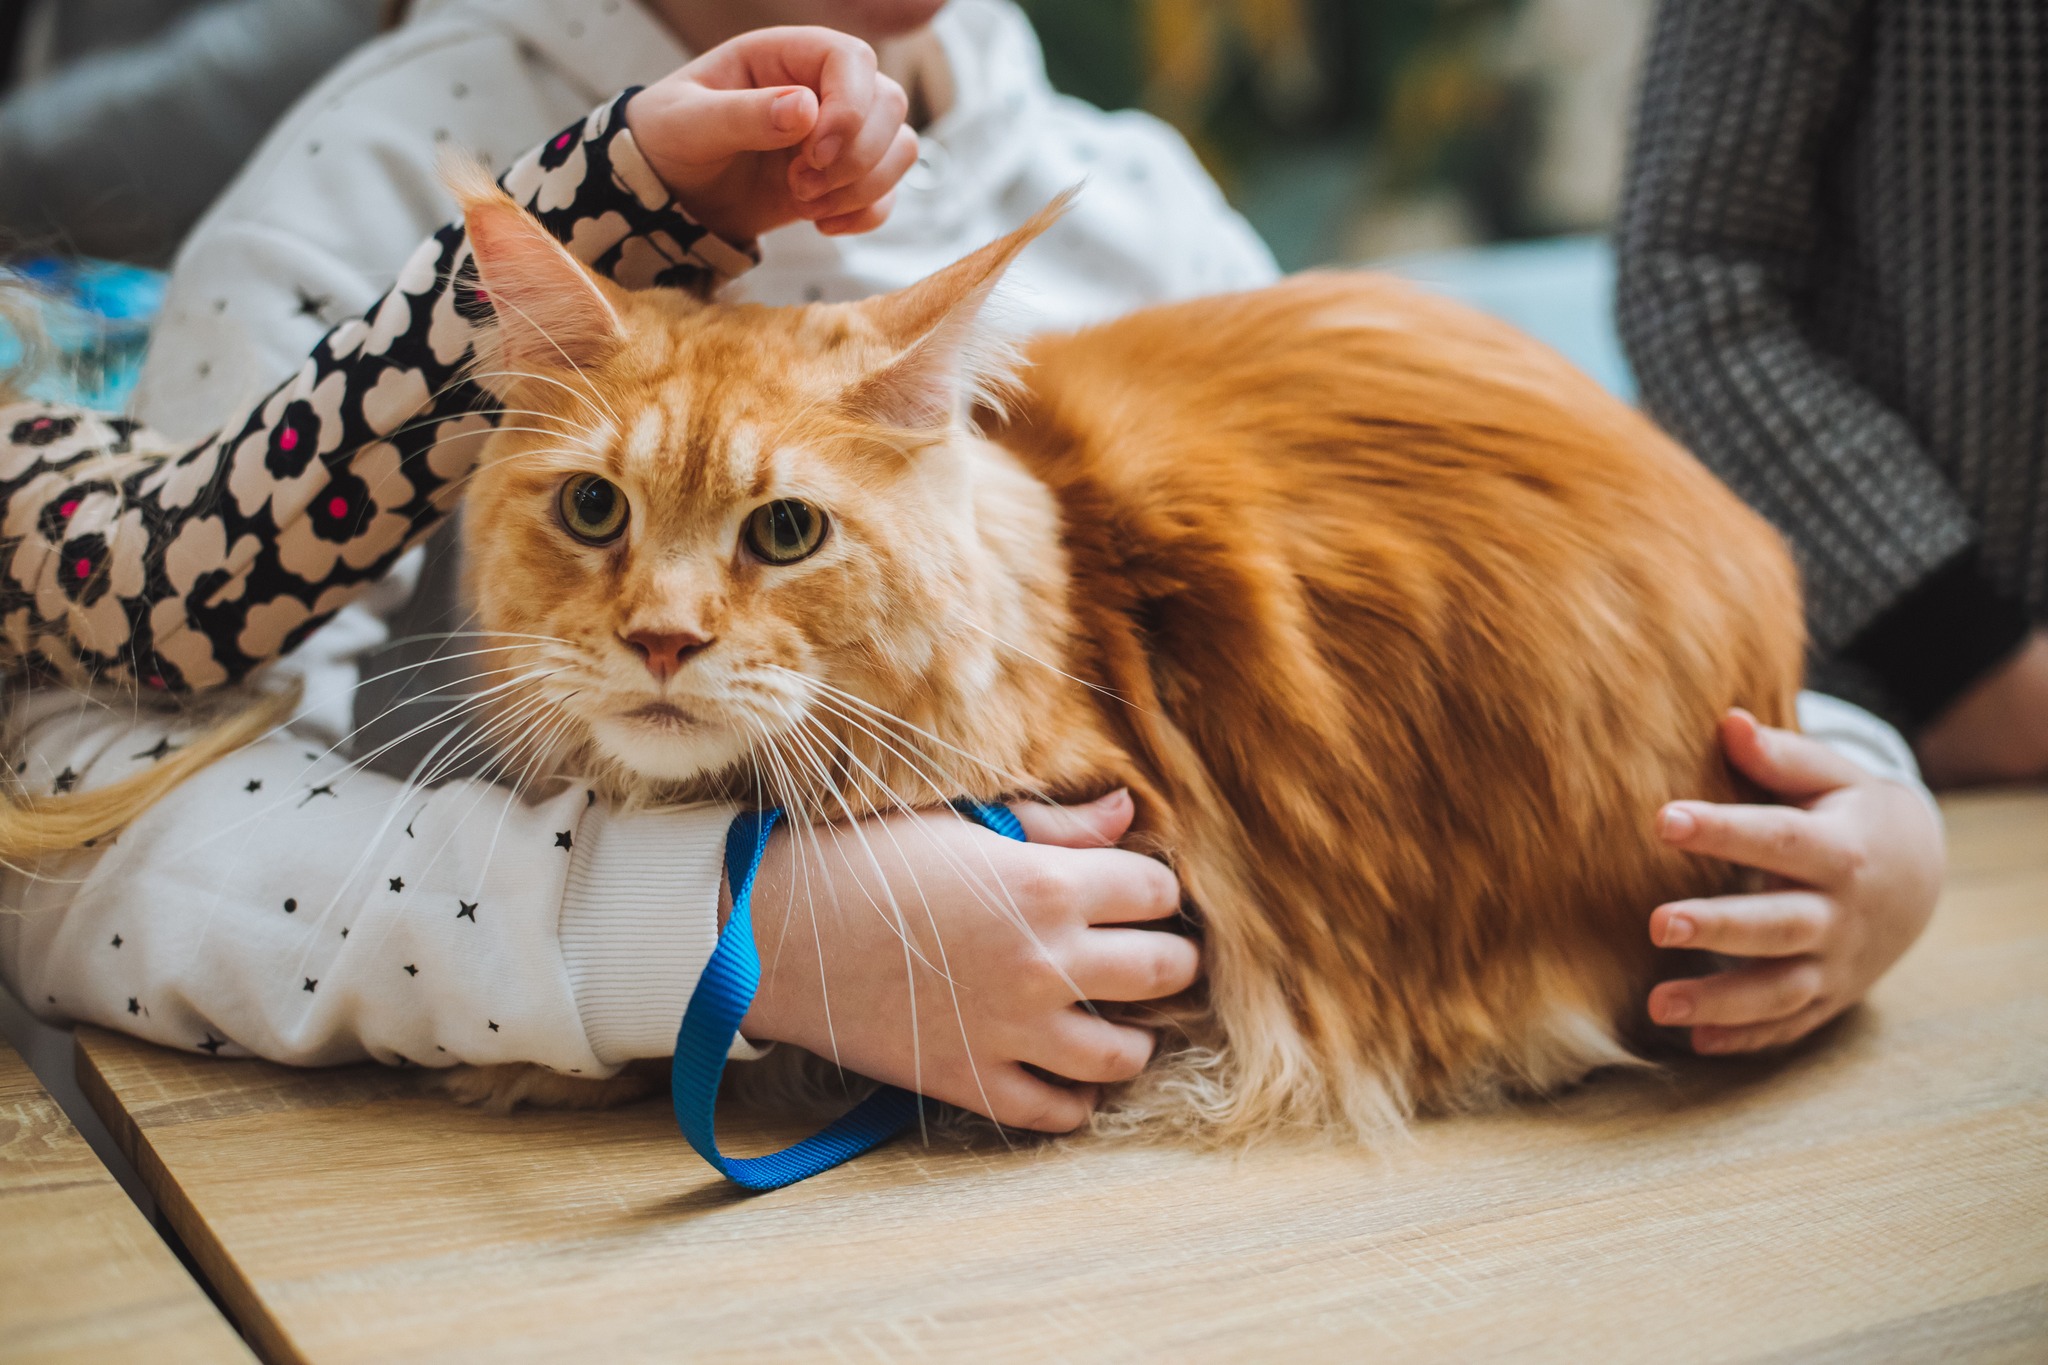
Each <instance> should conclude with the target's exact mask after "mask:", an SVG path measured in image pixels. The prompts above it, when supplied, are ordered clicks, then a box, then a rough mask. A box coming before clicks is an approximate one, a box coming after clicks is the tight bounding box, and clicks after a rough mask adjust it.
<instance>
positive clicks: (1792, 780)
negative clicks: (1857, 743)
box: [1721, 707, 1865, 801]
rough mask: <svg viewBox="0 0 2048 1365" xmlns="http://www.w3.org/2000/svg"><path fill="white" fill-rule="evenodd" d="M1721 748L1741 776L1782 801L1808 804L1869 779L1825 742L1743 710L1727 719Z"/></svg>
mask: <svg viewBox="0 0 2048 1365" xmlns="http://www.w3.org/2000/svg"><path fill="white" fill-rule="evenodd" d="M1721 747H1722V749H1723V750H1724V751H1725V752H1726V753H1727V755H1728V761H1729V762H1731V763H1733V764H1734V765H1735V768H1736V770H1737V771H1738V772H1740V773H1741V774H1742V775H1743V776H1744V777H1747V778H1748V779H1749V780H1750V781H1752V782H1754V783H1756V784H1757V785H1758V786H1759V787H1762V788H1763V789H1764V790H1765V791H1767V792H1769V793H1771V794H1772V795H1773V796H1776V797H1778V798H1780V799H1781V800H1787V801H1804V800H1807V799H1809V798H1811V797H1815V796H1820V795H1822V794H1824V793H1826V792H1831V791H1833V790H1835V788H1837V787H1845V786H1847V785H1849V784H1850V783H1851V782H1854V781H1856V780H1857V779H1858V778H1859V777H1863V776H1865V774H1864V773H1863V771H1862V770H1861V769H1859V768H1858V767H1857V766H1856V764H1855V763H1853V762H1852V761H1850V760H1849V759H1847V758H1844V757H1843V756H1842V755H1840V754H1838V753H1836V752H1835V751H1834V750H1833V749H1830V748H1829V747H1828V746H1827V745H1825V744H1822V743H1821V742H1820V741H1818V740H1815V739H1810V738H1808V737H1807V736H1805V735H1802V734H1798V733H1796V732H1795V731H1791V730H1778V729H1773V728H1772V727H1770V726H1768V725H1764V724H1762V723H1761V722H1759V721H1758V720H1757V718H1756V717H1755V716H1753V715H1751V714H1750V713H1749V712H1747V711H1745V710H1743V709H1742V708H1741V707H1736V708H1734V709H1733V710H1731V711H1729V712H1728V713H1727V714H1726V715H1724V716H1723V717H1722V718H1721Z"/></svg>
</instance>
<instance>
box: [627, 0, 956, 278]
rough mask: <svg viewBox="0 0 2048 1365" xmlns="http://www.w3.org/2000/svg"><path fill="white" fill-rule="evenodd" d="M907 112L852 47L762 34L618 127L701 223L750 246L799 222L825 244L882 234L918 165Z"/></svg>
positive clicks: (660, 87)
mask: <svg viewBox="0 0 2048 1365" xmlns="http://www.w3.org/2000/svg"><path fill="white" fill-rule="evenodd" d="M909 107H910V101H909V98H908V96H906V95H905V94H904V92H903V87H902V86H900V85H898V84H897V83H896V82H895V81H893V80H891V79H890V78H889V77H888V76H885V75H883V74H882V73H881V72H880V71H878V70H877V69H876V62H875V51H874V49H873V48H871V47H869V46H868V45H867V44H866V43H864V42H862V41H861V40H860V39H858V38H855V37H853V36H851V35H850V34H845V33H840V32H837V31H836V30H833V29H829V28H766V29H756V30H755V31H753V32H751V33H743V34H741V35H740V36H739V37H737V38H733V39H731V40H729V41H727V42H723V43H720V44H719V45H718V46H717V47H715V48H713V49H711V50H710V51H709V52H707V53H705V54H704V55H703V56H701V57H699V58H697V60H695V61H693V62H691V63H689V64H688V65H686V66H683V67H679V68H678V69H677V70H675V71H673V72H671V73H670V74H669V75H667V76H664V77H663V78H662V79H660V80H658V81H656V82H655V83H654V84H652V85H650V86H648V87H647V88H646V89H645V90H642V91H641V92H640V93H639V94H637V95H635V96H634V97H633V99H632V101H631V102H630V103H629V104H627V106H626V125H627V126H628V127H629V128H631V129H632V130H633V139H634V141H635V142H637V143H638V144H639V145H640V151H641V153H642V155H644V156H645V157H646V158H647V164H648V165H649V166H651V167H652V168H653V169H654V173H655V174H656V175H658V176H660V177H661V179H662V183H663V184H665V185H667V186H668V188H669V190H670V192H671V193H673V194H674V195H675V196H676V198H677V200H678V201H679V202H681V203H683V204H684V205H686V206H687V207H688V208H689V210H690V213H691V215H692V216H693V217H695V218H696V220H697V221H698V222H700V223H702V224H703V225H704V226H705V227H708V228H710V229H711V230H712V231H713V232H715V233H717V234H719V235H720V236H721V237H724V238H726V239H727V240H729V241H747V240H749V239H751V238H754V237H758V236H760V235H761V234H762V233H764V232H767V231H768V230H770V229H771V228H777V227H781V226H783V225H784V224H787V223H793V222H796V221H798V220H800V219H802V220H808V221H810V222H811V223H813V224H815V225H816V226H817V229H818V230H819V231H820V232H824V233H828V234H843V233H851V232H868V231H871V230H873V229H875V228H878V227H880V226H881V225H882V222H883V220H885V219H886V218H888V216H889V209H890V207H891V205H892V204H894V202H895V198H896V182H897V181H898V180H901V179H902V178H903V173H904V172H905V171H907V170H909V169H910V167H911V165H912V163H913V162H915V161H916V160H917V134H916V133H915V132H913V131H911V128H910V125H908V124H907V123H905V122H904V121H903V116H904V113H905V112H906V111H907V110H908V109H909Z"/></svg>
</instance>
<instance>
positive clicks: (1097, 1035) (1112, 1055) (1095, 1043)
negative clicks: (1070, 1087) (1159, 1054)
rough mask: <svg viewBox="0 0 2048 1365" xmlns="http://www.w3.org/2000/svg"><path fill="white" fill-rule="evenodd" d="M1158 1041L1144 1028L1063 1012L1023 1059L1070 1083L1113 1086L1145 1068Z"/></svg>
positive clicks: (1073, 1011)
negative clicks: (1064, 1078)
mask: <svg viewBox="0 0 2048 1365" xmlns="http://www.w3.org/2000/svg"><path fill="white" fill-rule="evenodd" d="M1156 1042H1157V1040H1156V1039H1154V1038H1153V1036H1152V1035H1151V1033H1149V1032H1148V1031H1146V1030H1145V1029H1141V1028H1133V1027H1131V1026H1130V1025H1129V1024H1112V1023H1111V1022H1109V1020H1107V1019H1103V1018H1100V1017H1098V1016H1096V1015H1093V1014H1089V1013H1087V1012H1086V1011H1084V1010H1080V1009H1071V1010H1063V1011H1061V1013H1060V1016H1059V1017H1058V1018H1057V1019H1055V1020H1054V1021H1053V1025H1052V1027H1051V1028H1050V1029H1048V1030H1047V1031H1046V1032H1045V1033H1044V1034H1043V1035H1041V1036H1040V1037H1039V1038H1036V1039H1034V1040H1033V1046H1032V1047H1031V1049H1030V1051H1029V1055H1027V1056H1026V1057H1024V1058H1023V1060H1024V1061H1027V1062H1030V1063H1031V1064H1032V1065H1033V1066H1037V1067H1042V1068H1044V1069H1045V1070H1047V1071H1050V1072H1051V1073H1052V1074H1053V1075H1055V1076H1064V1077H1066V1078H1067V1079H1068V1080H1070V1081H1084V1082H1089V1083H1092V1084H1101V1085H1114V1084H1116V1082H1118V1081H1127V1080H1129V1079H1131V1077H1133V1076H1135V1075H1137V1074H1138V1073H1139V1072H1140V1071H1143V1070H1144V1069H1145V1063H1147V1062H1149V1061H1151V1060H1152V1049H1153V1047H1154V1046H1155V1045H1156Z"/></svg>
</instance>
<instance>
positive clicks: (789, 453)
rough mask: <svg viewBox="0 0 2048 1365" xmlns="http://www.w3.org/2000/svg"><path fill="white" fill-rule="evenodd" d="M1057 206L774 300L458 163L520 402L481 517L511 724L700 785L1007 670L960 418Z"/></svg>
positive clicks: (643, 776)
mask: <svg viewBox="0 0 2048 1365" xmlns="http://www.w3.org/2000/svg"><path fill="white" fill-rule="evenodd" d="M1062 207H1063V203H1056V204H1054V205H1052V206H1050V207H1049V208H1048V209H1047V211H1046V212H1044V213H1042V214H1040V215H1039V216H1038V217H1037V218H1035V219H1034V220H1033V221H1032V222H1031V223H1029V224H1027V225H1026V226H1025V227H1023V228H1021V229H1019V230H1018V231H1017V232H1014V233H1012V234H1010V235H1009V236H1007V237H1005V238H1003V239H1001V240H999V241H997V242H995V243H993V244H991V245H990V246H988V247H985V248H983V249H982V250H980V251H978V252H975V253H974V254H973V255H971V256H968V257H967V258H965V259H964V260H962V261H960V262H958V263H957V264H955V265H953V266H951V267H949V268H947V269H945V270H942V271H940V272H939V273H938V274H936V275H933V276H931V277H930V278H928V279H926V280H924V281H923V282H921V283H919V284H917V285H914V286H912V287H911V288H909V289H905V290H902V291H900V292H898V293H895V294H889V295H884V296H881V297H878V298H875V299H871V300H867V301H865V302H861V303H854V304H833V305H813V306H809V307H801V308H766V307H759V306H748V305H723V304H715V303H705V302H701V301H699V300H697V299H695V298H693V297H691V296H689V295H687V294H684V293H681V292H677V291H670V290H652V291H646V292H638V293H633V292H628V291H625V290H622V289H619V288H617V287H616V286H614V285H612V284H611V283H609V282H608V281H606V280H603V279H601V278H599V277H597V276H595V275H594V274H592V273H591V272H590V271H588V270H587V269H585V268H584V267H583V266H582V265H581V264H580V263H578V262H577V261H576V260H575V259H574V258H573V257H571V256H570V255H569V254H568V253H567V252H566V251H564V250H563V249H562V247H561V246H560V245H558V244H557V243H556V242H555V241H554V240H553V238H551V237H550V236H549V235H548V234H547V233H546V232H545V231H544V230H543V229H542V228H541V227H540V225H539V224H537V223H536V222H535V221H534V220H533V219H532V218H530V217H529V216H528V215H526V214H525V213H524V212H522V211H521V210H520V209H519V208H518V207H517V206H516V205H515V204H513V203H512V202H511V201H510V200H509V199H507V198H505V197H504V195H503V194H502V193H500V192H498V191H497V190H496V189H495V187H489V186H486V185H476V184H471V185H468V186H465V187H464V209H465V216H466V221H467V225H468V231H469V238H470V243H471V248H472V250H473V251H474V253H475V257H476V261H477V266H478V273H479V275H480V278H481V283H482V286H483V289H484V290H485V291H486V295H487V297H488V299H489V302H490V304H491V307H492V310H493V312H494V313H495V316H496V325H495V327H494V328H492V329H491V331H490V333H489V334H488V336H487V338H486V340H485V341H484V342H483V343H482V344H481V345H480V346H479V348H478V351H479V363H478V366H477V375H478V378H479V380H480V382H482V383H483V384H485V385H486V386H487V387H489V388H490V389H492V390H493V391H494V392H495V393H496V394H497V395H498V396H499V397H500V398H501V399H502V400H503V402H504V405H505V410H506V415H505V417H504V418H503V421H502V424H501V427H500V430H499V433H498V434H497V435H496V436H494V437H492V438H491V440H490V442H489V444H488V447H487V449H486V452H485V454H484V457H483V459H482V462H481V466H480V468H479V470H478V471H477V473H476V474H475V475H474V477H473V483H472V486H471V487H470V489H469V492H468V495H467V503H466V512H465V517H466V526H467V531H466V536H467V552H468V553H467V557H468V564H469V573H470V591H471V596H472V599H473V601H474V603H475V605H476V608H477V613H478V621H479V624H481V625H482V626H483V627H484V629H485V630H487V631H488V632H490V633H491V634H492V635H493V636H495V637H497V638H496V640H495V641H494V645H495V647H496V649H497V651H498V652H497V653H495V654H492V655H488V656H486V659H485V662H486V667H485V668H484V669H483V670H481V671H482V672H483V673H484V674H485V677H484V682H485V683H486V684H487V685H490V684H497V685H500V686H502V687H503V688H504V691H503V693H502V695H501V700H502V701H503V702H504V703H505V704H504V705H501V706H500V708H499V712H500V716H501V723H502V724H504V725H506V726H508V727H510V728H512V729H516V730H517V731H518V732H520V733H522V734H525V735H527V736H529V737H534V736H538V737H539V738H540V739H541V740H545V741H547V742H548V744H549V746H550V747H553V748H555V749H557V750H560V749H562V748H564V747H567V748H569V749H571V750H574V751H580V752H581V753H582V754H583V755H585V760H584V761H585V763H586V766H590V765H593V764H594V765H595V766H597V767H600V768H602V767H605V766H606V765H610V764H615V765H617V768H618V769H619V770H623V773H624V774H626V775H628V776H630V777H634V778H638V779H640V780H641V781H642V782H643V783H654V784H685V785H689V784H692V783H701V782H702V781H704V780H706V779H710V778H714V777H716V776H718V775H720V774H726V775H728V776H729V777H730V776H731V775H734V774H736V773H737V772H738V771H739V768H740V765H741V764H742V763H743V760H745V759H746V758H747V756H748V755H749V753H750V752H752V753H759V752H762V751H763V750H774V749H777V748H778V747H780V748H781V749H782V757H781V758H779V759H777V760H775V761H778V762H781V763H782V764H783V765H784V766H785V767H787V766H789V765H790V764H791V763H792V761H793V760H792V759H791V758H790V756H789V750H788V746H786V745H782V746H778V745H777V743H776V741H777V740H778V739H779V738H780V737H783V736H786V735H787V734H788V733H789V732H790V731H792V730H793V729H795V728H797V727H802V726H806V725H810V726H812V727H815V728H818V729H822V728H824V727H823V721H822V718H824V717H831V718H833V722H834V726H835V728H838V729H839V730H841V731H842V732H844V731H845V730H846V729H847V727H848V726H850V725H857V724H858V723H859V718H860V716H861V714H862V713H861V710H860V707H861V704H862V703H863V702H865V703H866V704H868V705H871V706H880V707H883V708H886V709H888V710H890V711H892V712H900V711H901V710H904V709H906V708H909V709H915V705H916V698H917V697H918V696H919V694H920V693H921V692H924V691H927V690H928V688H929V681H930V679H932V678H933V677H934V676H936V675H939V674H941V673H943V674H945V675H947V676H949V677H958V678H962V679H965V678H967V677H969V676H970V675H972V674H973V673H974V672H975V671H976V670H977V669H981V670H983V671H986V670H987V669H989V668H990V667H992V665H991V664H990V662H989V660H988V658H987V652H988V649H989V642H988V641H987V640H986V639H983V638H981V637H980V636H979V635H978V634H977V633H976V632H975V631H974V630H973V629H972V628H971V627H969V626H966V625H964V624H963V622H962V621H961V619H960V616H961V613H962V611H963V610H964V609H966V610H971V609H972V608H973V607H975V606H976V605H977V604H975V603H973V602H972V601H970V600H969V599H971V598H973V597H974V596H975V595H976V594H977V593H979V592H980V591H981V590H982V589H981V585H982V584H984V583H985V581H986V580H987V578H988V574H989V565H988V563H987V559H988V552H987V550H986V548H985V547H984V545H983V542H982V539H981V536H980V534H979V532H978V529H977V525H976V505H977V500H978V499H985V494H986V488H985V487H982V488H978V487H977V478H978V476H977V474H976V465H975V462H974V461H973V460H972V459H971V458H968V457H967V455H966V453H965V452H967V451H968V450H969V449H970V448H971V446H972V440H971V437H970V436H969V434H968V432H967V430H966V428H965V426H964V419H963V413H964V412H965V411H966V410H967V409H968V407H969V406H970V405H971V404H972V403H974V402H975V401H977V400H978V399H981V398H983V397H985V396H986V395H987V393H988V390H989V389H990V387H991V386H992V385H996V384H1000V383H1001V382H1002V379H1003V375H1004V363H1005V361H1006V360H1007V358H1008V356H1007V351H1006V349H1005V348H1003V347H1002V346H1001V345H1000V344H999V343H997V342H996V341H994V340H993V339H992V333H991V331H990V329H988V328H987V327H986V326H985V324H984V323H983V321H982V319H981V317H980V314H981V312H982V310H983V306H984V304H985V303H986V302H987V300H988V297H989V294H990V292H991V291H992V290H993V288H994V287H995V285H996V283H997V281H998V279H999V278H1000V277H1001V275H1002V273H1003V271H1004V269H1005V267H1007V266H1008V264H1009V263H1010V261H1011V260H1012V258H1014V257H1015V255H1016V254H1017V253H1018V252H1019V251H1020V250H1022V249H1023V247H1024V246H1025V245H1026V244H1027V243H1029V242H1030V240H1031V239H1032V238H1033V237H1035V236H1037V235H1038V233H1040V232H1041V231H1043V230H1044V229H1045V227H1046V226H1048V225H1049V224H1050V222H1051V221H1052V219H1053V217H1054V216H1056V215H1057V213H1058V212H1059V211H1060V209H1061V208H1062ZM981 481H982V482H983V483H985V482H986V480H985V478H984V479H982V480H981ZM856 699H858V700H856ZM522 707H523V708H525V709H524V710H523V711H522V710H521V709H520V708H522ZM871 723H872V722H871ZM824 742H825V741H824V740H823V739H822V738H821V739H820V740H819V743H820V744H822V743H824ZM799 747H800V748H801V746H799ZM817 747H818V745H817V744H813V745H812V746H811V748H812V749H816V748H817ZM799 776H800V775H799ZM785 777H787V774H785ZM771 785H773V786H777V787H782V788H787V787H788V786H789V785H791V784H790V783H789V782H788V781H786V780H785V781H778V782H771ZM797 785H802V784H801V783H800V782H799V783H798V784H797Z"/></svg>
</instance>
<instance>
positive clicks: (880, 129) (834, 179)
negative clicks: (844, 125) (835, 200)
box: [789, 75, 916, 202]
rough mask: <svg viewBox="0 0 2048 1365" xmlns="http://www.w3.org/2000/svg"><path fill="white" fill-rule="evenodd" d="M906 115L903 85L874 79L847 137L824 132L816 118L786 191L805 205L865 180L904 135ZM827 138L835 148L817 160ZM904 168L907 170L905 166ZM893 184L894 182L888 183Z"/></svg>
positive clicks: (822, 123)
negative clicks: (869, 96)
mask: <svg viewBox="0 0 2048 1365" xmlns="http://www.w3.org/2000/svg"><path fill="white" fill-rule="evenodd" d="M909 112H910V97H909V96H907V95H905V94H904V93H903V87H902V86H900V85H898V84H897V83H896V82H895V81H893V80H891V79H890V78H889V77H887V76H881V75H878V76H876V77H875V82H874V94H873V97H872V99H871V101H870V103H869V105H868V107H867V108H866V109H865V110H864V111H862V116H861V121H860V123H859V124H858V125H856V126H855V128H854V130H853V132H852V133H851V134H850V135H848V136H847V137H845V138H843V139H840V138H838V136H837V135H836V134H828V133H827V132H826V127H825V119H824V116H823V115H822V114H821V115H820V116H819V120H818V127H817V130H816V131H815V132H813V133H812V135H811V139H810V142H809V144H808V145H807V146H806V148H805V150H804V155H803V156H802V157H801V158H799V159H798V161H797V162H796V164H795V165H793V166H791V167H790V177H789V188H790V192H791V193H792V194H794V195H795V196H796V197H797V198H798V199H799V200H803V201H806V202H809V201H812V200H816V199H821V198H823V197H824V196H825V195H827V194H829V193H831V192H832V191H833V190H837V189H843V188H845V187H846V186H849V185H852V184H854V183H856V182H857V181H860V180H862V179H864V178H865V177H866V176H867V175H868V173H869V172H870V171H872V170H873V169H874V168H875V167H877V166H879V165H880V164H881V163H882V161H883V160H884V158H886V157H887V156H888V155H889V153H890V151H891V150H892V149H893V148H894V147H895V146H896V144H897V141H898V139H899V136H900V135H901V134H902V133H903V132H904V131H906V125H905V124H904V122H903V119H904V116H905V115H906V114H908V113H909ZM828 140H831V141H834V142H835V143H836V146H835V148H834V150H833V153H832V156H831V158H830V159H829V160H823V161H821V160H819V159H818V148H820V147H821V146H824V145H825V144H826V142H827V141H828ZM914 145H915V144H914V142H913V146H914ZM911 160H912V161H915V160H916V157H915V156H912V158H911ZM904 169H906V170H907V169H909V163H908V162H906V163H904ZM900 174H901V172H900V171H899V172H898V175H900ZM894 183H895V180H894V179H893V178H892V179H891V180H890V182H889V184H891V185H893V184H894ZM883 188H887V186H884V187H883ZM877 193H879V191H877ZM871 197H872V196H871Z"/></svg>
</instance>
